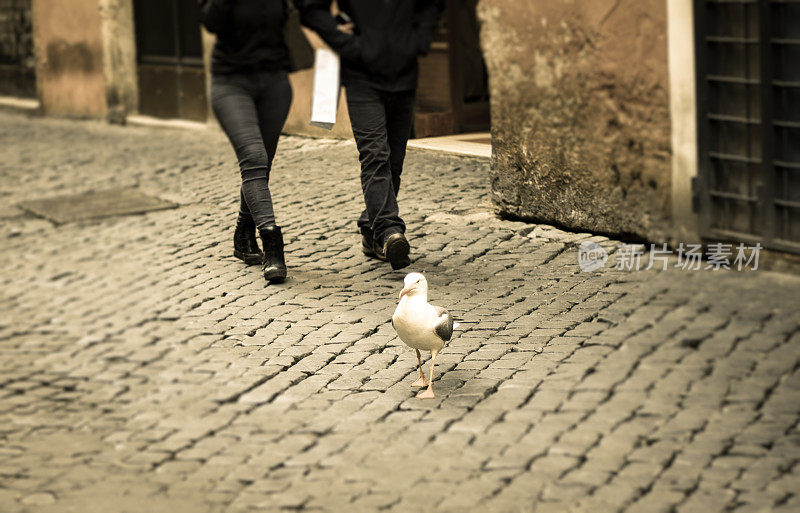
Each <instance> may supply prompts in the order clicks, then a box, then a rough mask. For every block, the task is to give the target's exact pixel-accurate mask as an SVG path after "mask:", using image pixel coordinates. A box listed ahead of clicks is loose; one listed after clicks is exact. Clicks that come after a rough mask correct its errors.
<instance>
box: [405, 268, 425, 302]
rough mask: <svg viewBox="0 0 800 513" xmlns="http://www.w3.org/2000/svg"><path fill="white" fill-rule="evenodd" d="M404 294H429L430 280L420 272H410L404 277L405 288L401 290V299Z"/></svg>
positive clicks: (410, 295)
mask: <svg viewBox="0 0 800 513" xmlns="http://www.w3.org/2000/svg"><path fill="white" fill-rule="evenodd" d="M403 296H409V297H412V296H423V297H427V296H428V280H426V279H425V277H424V276H423V275H422V274H420V273H408V274H407V275H406V277H405V279H403V290H401V291H400V299H402V298H403Z"/></svg>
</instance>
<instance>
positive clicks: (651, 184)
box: [478, 0, 670, 240]
mask: <svg viewBox="0 0 800 513" xmlns="http://www.w3.org/2000/svg"><path fill="white" fill-rule="evenodd" d="M478 14H479V18H480V20H481V23H482V31H481V39H482V46H483V50H484V56H485V59H486V62H487V67H488V70H489V76H490V88H491V101H492V141H493V142H492V144H493V153H494V160H493V163H492V172H491V183H492V197H493V200H494V201H495V203H496V204H497V205H498V206H499V208H500V210H501V211H502V212H503V213H505V214H507V215H511V216H515V217H520V218H526V219H532V220H542V221H546V222H550V223H556V224H559V225H562V226H565V227H568V228H570V229H575V230H589V231H594V232H601V233H611V234H617V235H622V236H634V237H637V238H646V239H652V240H663V239H664V237H665V232H666V231H667V230H668V228H669V223H670V203H669V197H670V160H669V159H670V133H669V129H670V125H669V111H668V96H667V94H668V88H667V47H666V4H665V2H663V0H643V1H634V0H591V1H589V0H577V1H576V0H556V1H552V2H519V1H517V0H482V1H481V2H480V4H479V7H478Z"/></svg>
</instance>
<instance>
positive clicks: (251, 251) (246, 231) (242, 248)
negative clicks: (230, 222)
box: [233, 215, 262, 265]
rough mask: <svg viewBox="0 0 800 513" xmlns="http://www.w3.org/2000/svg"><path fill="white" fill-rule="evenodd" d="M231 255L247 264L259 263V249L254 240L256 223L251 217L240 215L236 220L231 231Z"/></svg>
mask: <svg viewBox="0 0 800 513" xmlns="http://www.w3.org/2000/svg"><path fill="white" fill-rule="evenodd" d="M233 256H235V257H236V258H238V259H239V260H243V261H244V263H246V264H247V265H258V264H260V263H261V258H262V256H261V250H259V249H258V243H257V242H256V223H255V222H254V221H253V218H252V217H249V216H247V217H244V216H242V215H240V216H239V218H238V219H237V220H236V230H235V231H234V232H233Z"/></svg>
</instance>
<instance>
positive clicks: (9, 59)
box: [0, 0, 36, 98]
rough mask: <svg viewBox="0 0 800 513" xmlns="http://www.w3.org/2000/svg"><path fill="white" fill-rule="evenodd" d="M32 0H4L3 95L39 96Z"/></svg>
mask: <svg viewBox="0 0 800 513" xmlns="http://www.w3.org/2000/svg"><path fill="white" fill-rule="evenodd" d="M35 67H36V61H35V58H34V55H33V31H32V25H31V0H3V1H2V2H0V95H9V96H21V97H25V98H33V97H35V96H36V73H35Z"/></svg>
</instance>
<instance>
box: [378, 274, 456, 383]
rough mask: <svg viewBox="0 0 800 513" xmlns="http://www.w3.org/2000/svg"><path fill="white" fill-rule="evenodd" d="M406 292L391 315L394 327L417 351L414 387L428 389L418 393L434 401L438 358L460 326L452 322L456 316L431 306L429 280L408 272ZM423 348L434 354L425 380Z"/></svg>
mask: <svg viewBox="0 0 800 513" xmlns="http://www.w3.org/2000/svg"><path fill="white" fill-rule="evenodd" d="M403 284H404V287H403V290H401V291H400V303H398V305H397V309H395V311H394V315H392V327H393V328H394V330H395V331H396V332H397V336H399V337H400V340H402V341H403V342H404V343H405V344H406V345H407V346H408V347H412V348H414V349H415V350H416V351H417V362H418V363H419V379H417V380H416V381H415V382H414V383H412V384H411V386H414V387H425V386H427V387H428V388H427V390H424V391H422V392H420V393H419V394H417V397H418V398H420V399H432V398H433V397H435V396H434V394H433V386H432V382H433V366H434V364H435V363H436V355H437V354H438V353H439V351H441V350H442V348H443V347H444V344H445V342H447V341H448V340H450V337H452V336H453V328H457V327H458V323H457V322H453V316H452V315H450V314H449V313H447V310H445V309H444V308H442V307H439V306H433V305H431V304H429V303H428V280H426V279H425V276H423V275H422V274H420V273H409V274H407V275H406V277H405V279H404V280H403ZM420 349H422V350H425V351H430V352H431V376H430V379H428V378H426V377H425V374H423V372H422V356H421V355H420V353H419V351H420Z"/></svg>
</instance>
